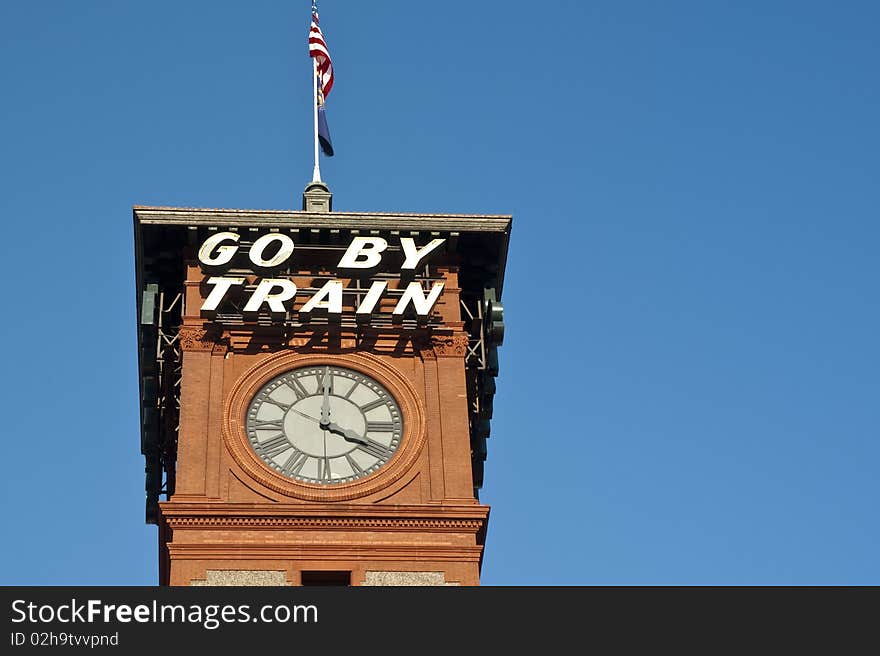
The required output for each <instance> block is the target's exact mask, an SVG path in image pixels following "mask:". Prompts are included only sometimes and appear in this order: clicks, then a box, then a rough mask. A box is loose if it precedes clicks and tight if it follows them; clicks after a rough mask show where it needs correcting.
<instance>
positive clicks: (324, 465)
mask: <svg viewBox="0 0 880 656" xmlns="http://www.w3.org/2000/svg"><path fill="white" fill-rule="evenodd" d="M332 477H333V475H332V474H331V473H330V458H328V457H326V456H324V457H323V458H319V459H318V478H320V479H323V480H326V481H329V480H330V479H331V478H332Z"/></svg>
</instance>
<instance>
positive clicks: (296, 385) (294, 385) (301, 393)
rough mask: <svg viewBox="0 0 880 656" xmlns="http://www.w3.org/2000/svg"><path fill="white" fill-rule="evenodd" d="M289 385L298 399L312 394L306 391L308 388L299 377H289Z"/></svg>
mask: <svg viewBox="0 0 880 656" xmlns="http://www.w3.org/2000/svg"><path fill="white" fill-rule="evenodd" d="M287 385H288V387H290V389H292V390H293V393H294V394H296V398H297V400H299V399H304V398H306V397H307V396H311V394H309V393H308V392H307V391H306V388H305V387H303V384H302V383H301V382H299V379H298V378H288V379H287Z"/></svg>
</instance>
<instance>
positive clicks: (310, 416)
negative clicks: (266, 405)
mask: <svg viewBox="0 0 880 656" xmlns="http://www.w3.org/2000/svg"><path fill="white" fill-rule="evenodd" d="M290 411H291V412H295V413H296V414H298V415H299V416H300V417H305V418H306V419H311V420H312V421H317V422H318V423H319V424H320V423H321V421H320V420H319V419H318V418H317V417H312V415H307V414H306V413H305V412H300V411H299V410H297V409H296V408H291V409H290Z"/></svg>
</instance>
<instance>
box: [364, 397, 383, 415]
mask: <svg viewBox="0 0 880 656" xmlns="http://www.w3.org/2000/svg"><path fill="white" fill-rule="evenodd" d="M385 403H386V402H385V399H383V398H378V399H376V400H375V401H370V402H369V403H367V405H362V406H360V408H361V412H369V411H370V410H375V409H376V408H378V407H380V406H383V405H385Z"/></svg>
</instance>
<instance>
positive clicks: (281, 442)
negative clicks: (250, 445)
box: [257, 434, 290, 458]
mask: <svg viewBox="0 0 880 656" xmlns="http://www.w3.org/2000/svg"><path fill="white" fill-rule="evenodd" d="M289 448H290V442H288V441H287V437H286V436H285V435H284V434H281V435H276V436H275V437H272V438H269V439H268V440H266V441H265V442H260V443H259V444H257V449H259V451H260V454H261V455H263V456H265V457H267V458H273V457H275V456H277V455H278V454H279V453H284V452H285V451H287V450H288V449H289Z"/></svg>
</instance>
